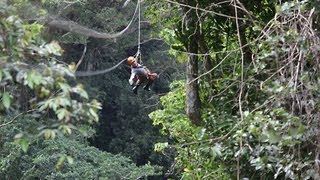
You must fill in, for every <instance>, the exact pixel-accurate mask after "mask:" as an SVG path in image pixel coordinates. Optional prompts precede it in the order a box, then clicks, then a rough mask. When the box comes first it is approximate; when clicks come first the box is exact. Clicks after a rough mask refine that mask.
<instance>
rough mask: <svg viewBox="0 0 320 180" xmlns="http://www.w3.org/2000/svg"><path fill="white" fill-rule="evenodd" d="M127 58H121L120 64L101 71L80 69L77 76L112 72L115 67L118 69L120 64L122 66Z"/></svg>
mask: <svg viewBox="0 0 320 180" xmlns="http://www.w3.org/2000/svg"><path fill="white" fill-rule="evenodd" d="M126 60H127V58H125V59H123V60H121V61H120V62H119V63H118V64H116V65H115V66H112V67H111V68H108V69H104V70H100V71H78V72H76V73H75V74H76V77H83V76H94V75H99V74H104V73H107V72H110V71H112V70H114V69H116V68H117V67H118V66H120V65H121V64H122V63H123V62H124V61H126Z"/></svg>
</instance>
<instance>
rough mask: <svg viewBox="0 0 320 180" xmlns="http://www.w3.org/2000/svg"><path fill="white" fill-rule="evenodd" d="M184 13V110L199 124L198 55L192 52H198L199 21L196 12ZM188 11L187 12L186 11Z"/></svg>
mask: <svg viewBox="0 0 320 180" xmlns="http://www.w3.org/2000/svg"><path fill="white" fill-rule="evenodd" d="M195 3H196V2H195V1H193V0H189V1H187V4H188V5H193V6H195V5H196V4H195ZM184 10H185V13H186V15H187V16H186V23H187V26H188V31H187V35H188V37H189V38H188V43H187V51H188V52H189V53H191V54H189V56H188V61H187V67H186V68H187V69H186V74H187V89H186V112H187V116H188V117H189V119H190V120H191V122H192V123H193V124H194V125H200V124H201V115H200V104H201V103H200V97H199V85H198V80H195V78H197V77H198V56H197V55H192V54H198V46H199V45H198V38H199V28H200V27H199V23H198V22H197V20H198V19H197V14H196V12H195V11H194V10H192V11H190V9H184ZM188 11H189V12H188Z"/></svg>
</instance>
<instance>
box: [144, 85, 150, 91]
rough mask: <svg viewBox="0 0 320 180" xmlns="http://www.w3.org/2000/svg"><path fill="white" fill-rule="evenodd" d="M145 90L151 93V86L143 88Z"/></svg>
mask: <svg viewBox="0 0 320 180" xmlns="http://www.w3.org/2000/svg"><path fill="white" fill-rule="evenodd" d="M143 89H144V90H146V91H151V89H150V87H149V86H145V87H143Z"/></svg>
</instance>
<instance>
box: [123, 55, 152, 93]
mask: <svg viewBox="0 0 320 180" xmlns="http://www.w3.org/2000/svg"><path fill="white" fill-rule="evenodd" d="M139 58H141V56H140V52H139V51H138V53H137V55H136V57H133V56H130V57H128V59H127V62H128V64H129V65H130V66H131V76H130V78H129V84H130V85H131V86H133V88H132V91H133V93H135V94H137V93H138V88H139V86H140V85H142V84H145V86H144V87H143V89H144V90H146V91H150V90H151V89H150V86H151V85H152V84H153V82H154V80H155V79H157V77H158V75H157V73H151V72H150V70H149V69H148V68H147V67H146V66H144V65H143V64H139V63H138V60H139Z"/></svg>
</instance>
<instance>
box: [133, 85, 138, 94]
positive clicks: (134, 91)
mask: <svg viewBox="0 0 320 180" xmlns="http://www.w3.org/2000/svg"><path fill="white" fill-rule="evenodd" d="M132 91H133V93H135V94H138V86H134V87H133V88H132Z"/></svg>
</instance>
